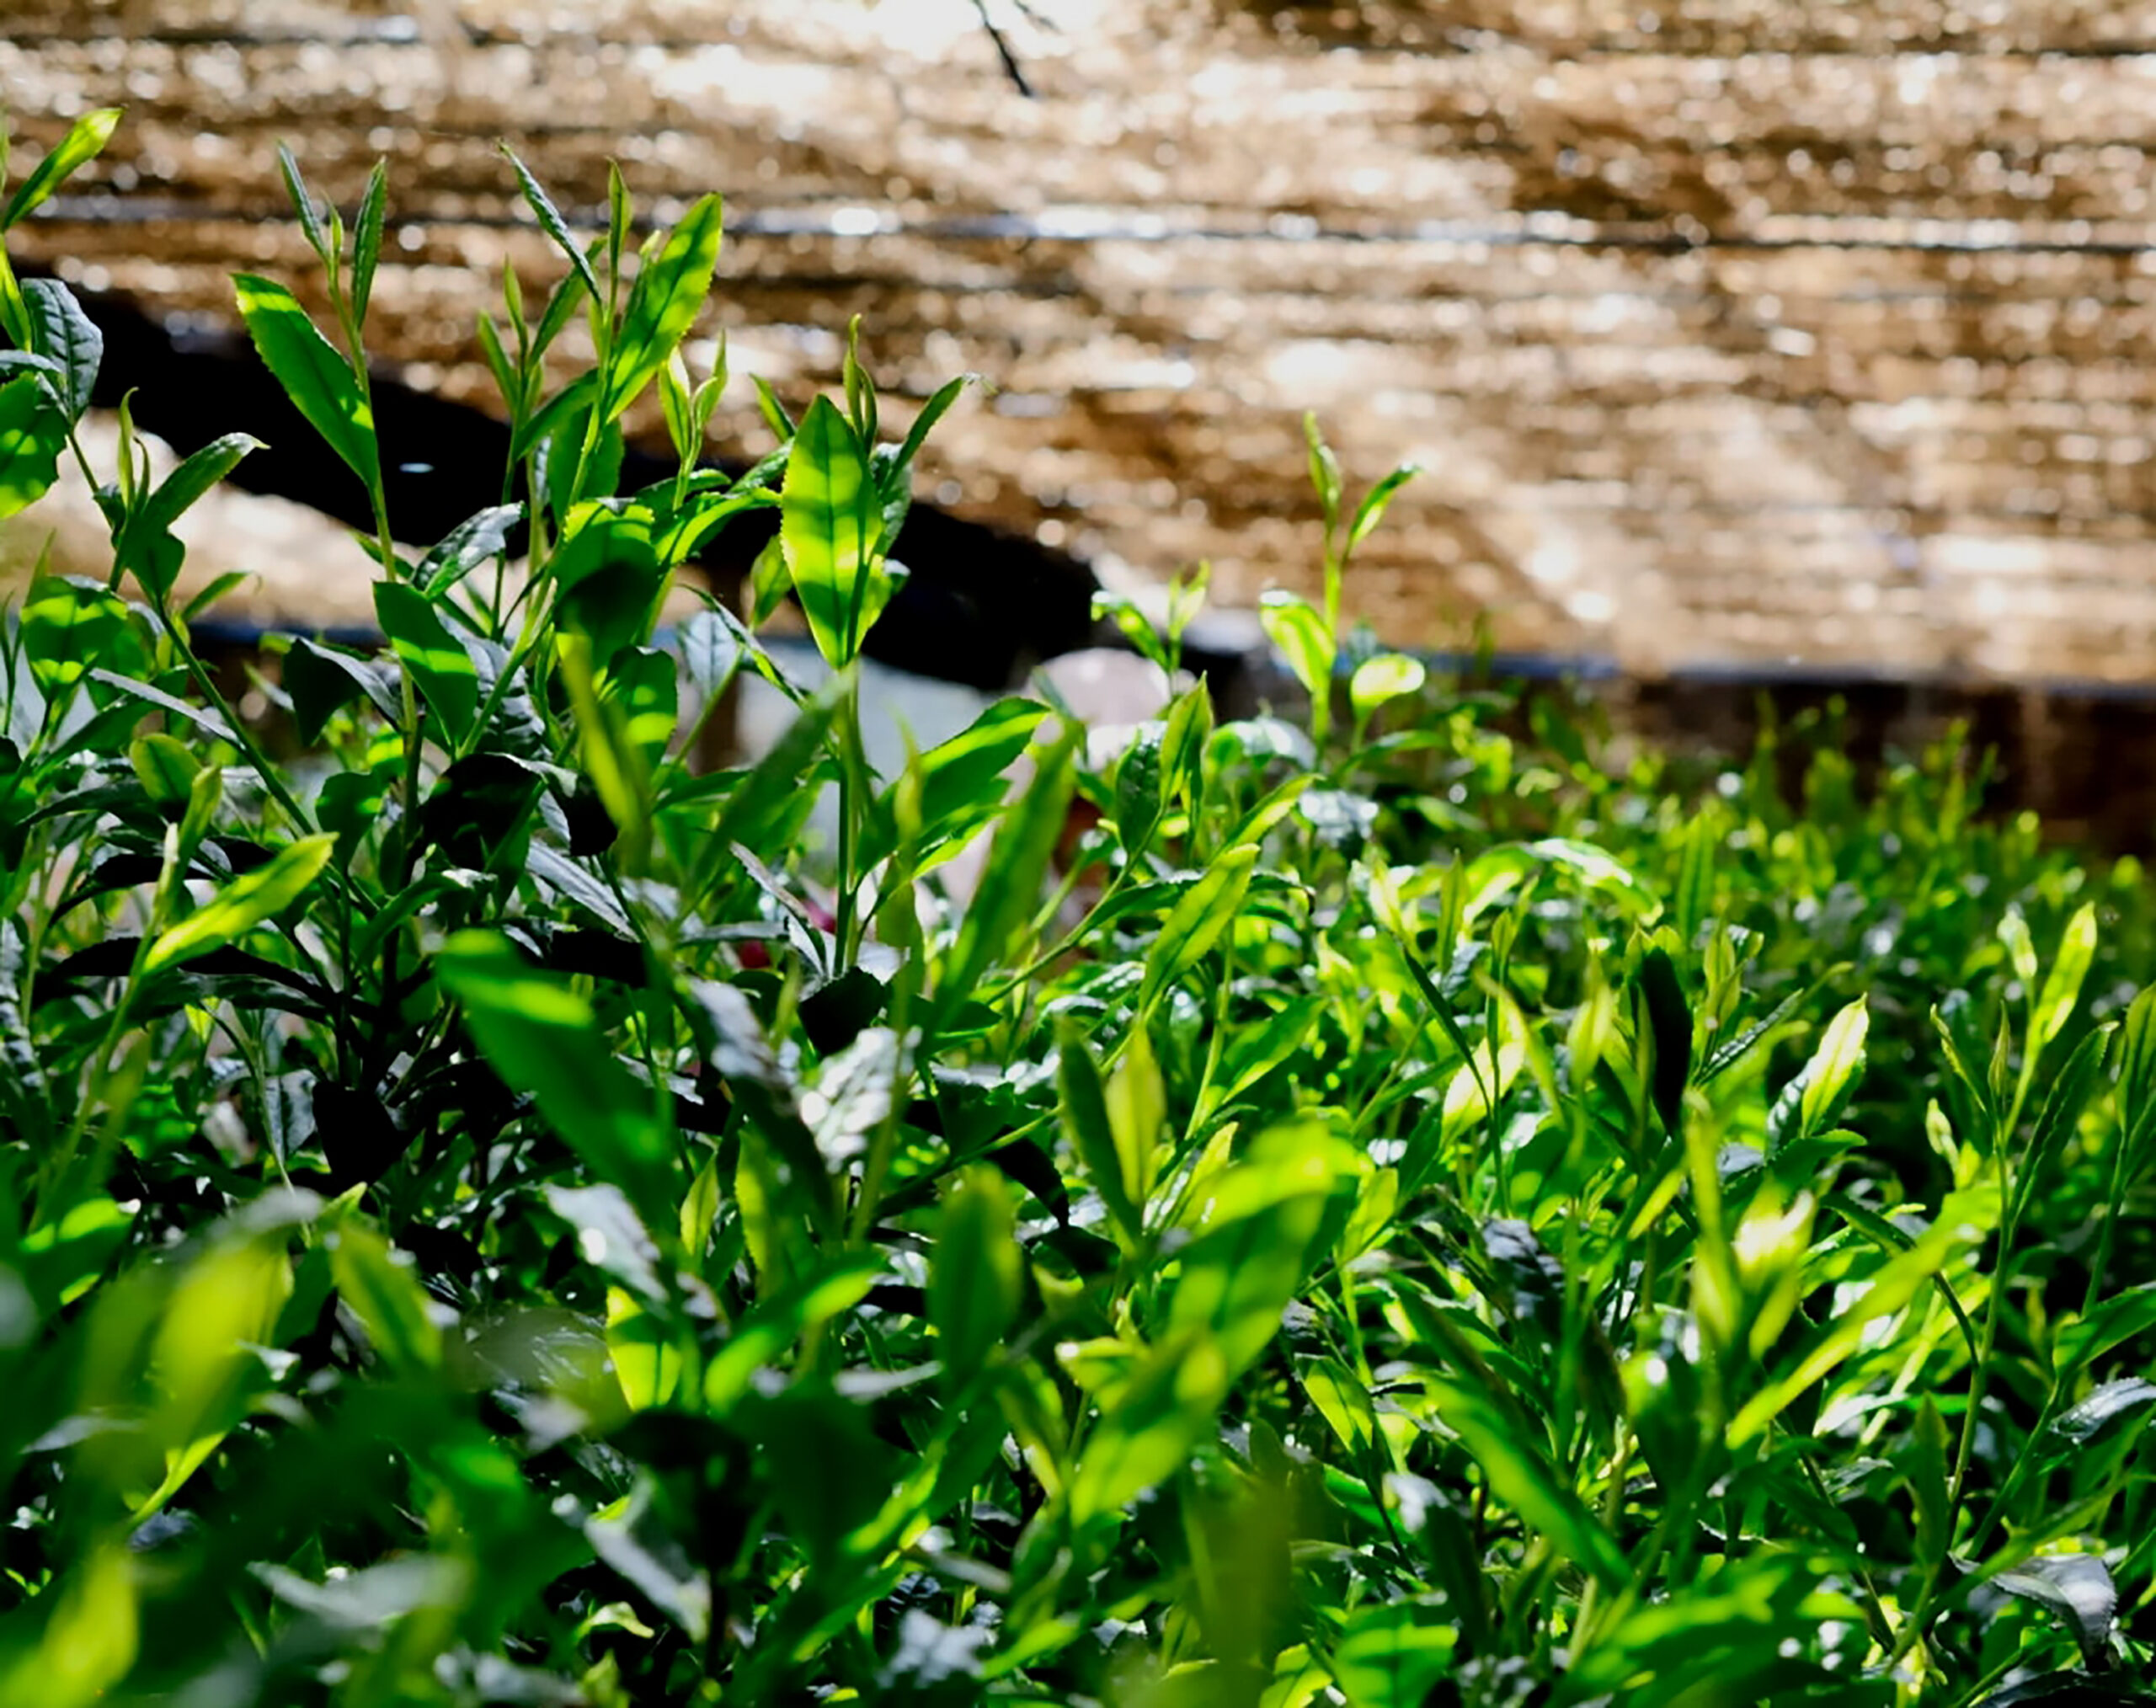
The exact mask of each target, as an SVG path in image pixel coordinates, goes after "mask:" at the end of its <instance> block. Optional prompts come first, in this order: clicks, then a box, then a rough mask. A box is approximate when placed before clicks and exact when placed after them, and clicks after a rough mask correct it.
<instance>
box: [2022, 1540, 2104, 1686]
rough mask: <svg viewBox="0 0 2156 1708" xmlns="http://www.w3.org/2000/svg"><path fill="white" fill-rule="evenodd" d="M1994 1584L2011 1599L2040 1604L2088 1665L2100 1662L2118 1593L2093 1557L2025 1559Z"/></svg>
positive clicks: (2101, 1565) (2079, 1555) (2100, 1562)
mask: <svg viewBox="0 0 2156 1708" xmlns="http://www.w3.org/2000/svg"><path fill="white" fill-rule="evenodd" d="M1992 1583H1993V1584H1994V1585H1995V1586H1996V1587H1997V1588H2000V1589H2003V1590H2004V1591H2005V1592H2006V1593H2008V1594H2009V1595H2018V1596H2020V1597H2021V1598H2022V1599H2024V1600H2026V1601H2035V1602H2040V1603H2041V1604H2043V1605H2044V1606H2046V1607H2047V1608H2049V1609H2051V1610H2052V1612H2053V1613H2055V1614H2057V1615H2058V1616H2059V1618H2060V1619H2062V1620H2064V1621H2065V1624H2066V1628H2067V1629H2068V1631H2071V1632H2073V1640H2074V1641H2075V1642H2076V1643H2077V1644H2078V1645H2079V1647H2080V1650H2081V1658H2082V1659H2083V1660H2084V1662H2086V1663H2088V1664H2089V1665H2090V1666H2092V1667H2093V1666H2099V1665H2101V1664H2102V1663H2103V1660H2104V1658H2105V1649H2106V1647H2107V1646H2108V1645H2109V1643H2110V1641H2111V1621H2112V1620H2114V1619H2116V1617H2117V1615H2118V1609H2119V1593H2118V1590H2117V1588H2116V1587H2115V1586H2114V1585H2113V1584H2112V1583H2111V1572H2109V1571H2108V1570H2106V1569H2105V1565H2104V1562H2103V1561H2101V1560H2100V1559H2098V1558H2097V1557H2096V1556H2095V1555H2094V1554H2046V1555H2041V1556H2038V1557H2036V1559H2033V1560H2025V1561H2022V1562H2021V1563H2020V1565H2019V1566H2016V1567H2015V1568H2014V1569H2013V1570H2012V1571H2010V1572H2000V1573H1999V1575H1998V1576H1997V1577H1994V1578H1993V1579H1992Z"/></svg>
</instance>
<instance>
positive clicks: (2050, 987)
mask: <svg viewBox="0 0 2156 1708" xmlns="http://www.w3.org/2000/svg"><path fill="white" fill-rule="evenodd" d="M2095 958H2096V905H2095V903H2094V902H2084V903H2083V904H2082V905H2081V907H2080V908H2079V910H2077V911H2076V912H2075V914H2074V915H2073V918H2072V919H2070V920H2068V921H2067V922H2066V931H2065V932H2064V934H2063V936H2062V937H2060V938H2059V945H2058V953H2057V955H2056V956H2054V957H2053V958H2052V969H2051V972H2050V973H2049V974H2047V976H2046V977H2045V979H2044V986H2043V989H2042V990H2041V992H2040V993H2039V994H2038V995H2037V997H2036V1014H2035V1017H2033V1018H2032V1019H2031V1021H2030V1022H2029V1048H2030V1049H2031V1050H2040V1049H2042V1048H2043V1047H2044V1046H2045V1045H2046V1044H2047V1043H2050V1042H2051V1041H2052V1039H2053V1038H2057V1036H2058V1035H2059V1033H2061V1032H2062V1031H2063V1030H2064V1029H2065V1027H2066V1022H2068V1020H2069V1019H2070V1018H2071V1017H2073V1005H2074V1004H2075V1003H2076V1002H2078V1001H2080V999H2081V984H2082V981H2083V980H2084V979H2086V978H2087V977H2088V976H2089V967H2090V965H2091V964H2092V963H2094V962H2095Z"/></svg>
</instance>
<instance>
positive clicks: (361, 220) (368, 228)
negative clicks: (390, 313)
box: [351, 160, 389, 326]
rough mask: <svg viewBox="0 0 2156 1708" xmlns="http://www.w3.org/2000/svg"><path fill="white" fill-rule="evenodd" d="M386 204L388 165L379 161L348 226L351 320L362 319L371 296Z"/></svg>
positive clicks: (359, 322) (357, 323) (358, 321)
mask: <svg viewBox="0 0 2156 1708" xmlns="http://www.w3.org/2000/svg"><path fill="white" fill-rule="evenodd" d="M388 206H389V168H387V166H385V165H384V164H383V163H382V162H381V161H379V160H377V161H376V162H375V163H374V170H373V171H371V172H370V173H368V174H367V187H366V193H365V194H364V195H361V196H360V211H359V217H358V218H357V219H356V220H355V221H354V222H353V226H352V296H351V303H352V323H353V324H354V325H355V326H363V325H365V324H366V318H367V304H368V303H369V302H371V300H372V298H373V296H374V270H375V265H376V263H377V262H378V261H379V260H380V259H382V219H383V216H385V215H386V213H387V211H388Z"/></svg>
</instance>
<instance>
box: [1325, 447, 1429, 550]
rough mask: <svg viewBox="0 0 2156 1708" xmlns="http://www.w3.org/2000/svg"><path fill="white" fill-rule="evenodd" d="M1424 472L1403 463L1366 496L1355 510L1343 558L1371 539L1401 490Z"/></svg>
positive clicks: (1408, 463) (1415, 465)
mask: <svg viewBox="0 0 2156 1708" xmlns="http://www.w3.org/2000/svg"><path fill="white" fill-rule="evenodd" d="M1421 472H1422V468H1421V467H1420V466H1419V465H1417V464H1416V463H1412V462H1403V463H1401V465H1400V467H1397V468H1396V469H1394V470H1393V471H1392V472H1391V473H1390V474H1388V475H1386V476H1385V478H1384V479H1383V480H1381V481H1380V482H1379V483H1377V484H1376V485H1375V486H1374V487H1372V488H1370V489H1369V492H1368V493H1366V494H1364V498H1363V502H1362V503H1361V504H1358V505H1357V506H1356V508H1355V520H1353V522H1352V523H1350V524H1349V525H1348V542H1347V544H1346V545H1345V546H1343V547H1342V548H1341V552H1340V555H1341V556H1342V558H1345V557H1346V556H1347V555H1348V552H1352V551H1353V550H1354V549H1355V547H1358V546H1359V545H1361V544H1362V543H1363V542H1364V541H1365V540H1367V539H1368V538H1369V536H1370V533H1371V531H1372V530H1374V528H1375V527H1376V526H1377V525H1378V524H1379V523H1380V522H1381V521H1383V520H1385V511H1386V510H1387V509H1388V508H1390V505H1391V504H1392V501H1393V499H1394V498H1395V497H1396V495H1397V494H1398V493H1399V491H1400V489H1401V488H1402V487H1403V486H1405V485H1406V484H1407V483H1408V482H1409V481H1411V480H1412V479H1414V478H1415V477H1416V476H1417V475H1418V474H1420V473H1421Z"/></svg>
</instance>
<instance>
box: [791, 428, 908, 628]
mask: <svg viewBox="0 0 2156 1708" xmlns="http://www.w3.org/2000/svg"><path fill="white" fill-rule="evenodd" d="M780 501H781V502H780V513H779V537H780V539H781V540H782V542H784V547H785V551H786V563H787V570H788V571H789V573H790V574H792V578H793V587H794V591H795V592H796V593H797V594H798V595H799V596H800V600H801V611H802V615H803V616H806V617H807V618H808V619H809V632H810V633H811V634H812V635H814V637H815V641H816V649H817V650H818V651H819V652H820V653H822V654H823V655H824V661H825V663H826V664H828V665H830V666H831V668H832V669H833V670H837V669H840V668H841V667H842V666H843V665H848V664H851V662H852V661H853V659H854V656H855V654H857V653H858V652H859V651H860V650H861V640H862V636H863V635H864V634H866V633H867V629H868V625H869V623H871V622H873V621H874V620H875V616H876V611H875V610H873V609H872V608H871V607H872V606H877V605H878V604H879V603H880V601H878V600H875V599H874V598H873V595H872V590H871V584H872V582H873V580H874V579H875V578H876V574H877V572H878V569H879V568H880V567H881V564H882V559H883V518H882V515H881V512H880V506H879V505H878V503H877V499H876V492H875V488H874V484H873V481H872V479H871V478H870V474H869V468H868V457H867V451H866V450H865V449H864V448H863V446H862V443H861V440H860V439H859V438H858V436H857V435H856V434H855V432H854V430H853V426H852V424H851V422H849V421H848V420H847V419H846V417H845V416H844V415H843V414H841V413H840V411H839V409H838V408H837V407H836V406H835V404H833V403H832V402H831V400H830V398H817V399H816V401H815V402H814V403H812V404H810V405H809V413H808V414H806V415H805V416H803V418H802V421H801V426H800V429H799V430H798V432H797V433H796V434H795V435H794V439H793V449H792V452H791V453H790V454H789V455H788V456H787V464H786V484H785V486H784V488H782V492H781V494H780Z"/></svg>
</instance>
